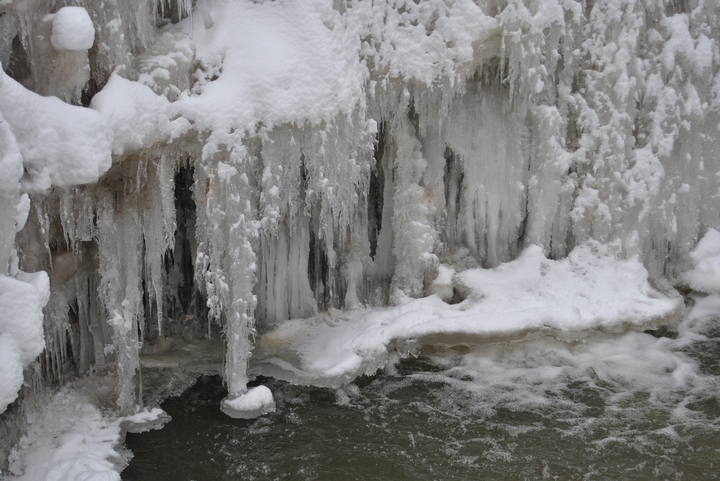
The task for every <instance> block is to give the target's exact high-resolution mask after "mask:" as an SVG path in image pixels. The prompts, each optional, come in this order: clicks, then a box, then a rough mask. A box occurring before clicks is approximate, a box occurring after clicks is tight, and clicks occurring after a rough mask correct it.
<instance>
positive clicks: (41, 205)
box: [0, 0, 720, 414]
mask: <svg viewBox="0 0 720 481" xmlns="http://www.w3.org/2000/svg"><path fill="white" fill-rule="evenodd" d="M36 3H37V5H36ZM90 3H92V4H89V5H87V6H86V8H80V7H66V8H62V9H60V10H58V11H56V12H51V11H49V8H50V5H51V2H35V3H32V2H29V1H22V0H14V1H0V14H1V15H0V32H2V36H0V62H2V64H3V66H4V68H5V69H6V70H5V73H3V74H2V78H1V79H0V167H1V168H2V172H3V175H2V178H0V226H1V227H0V258H1V259H2V260H3V262H2V263H1V266H0V285H1V286H2V291H0V346H2V349H0V355H2V356H3V357H2V362H0V409H2V410H4V409H5V408H6V407H7V406H8V405H9V404H10V403H11V402H13V400H14V399H15V398H16V396H17V393H18V390H19V389H20V386H21V384H22V369H23V368H24V367H27V366H28V365H30V363H31V362H33V360H34V359H35V358H36V357H37V356H38V355H39V354H40V353H41V352H42V350H43V346H45V356H44V364H43V366H44V373H43V374H42V375H43V376H46V377H48V378H55V379H62V378H64V376H66V375H67V372H68V369H69V368H68V366H71V367H70V371H74V372H75V373H76V374H84V373H87V372H89V371H90V370H93V371H95V372H106V373H110V374H112V375H114V376H116V378H117V396H116V404H117V408H118V409H119V411H120V412H123V413H125V414H129V413H131V412H134V411H135V410H136V409H138V408H139V406H140V404H141V403H142V394H141V392H140V385H141V383H140V380H139V370H138V368H139V364H140V353H141V349H145V350H149V351H152V350H153V349H160V348H159V347H158V346H160V345H163V343H168V342H169V343H180V342H182V341H189V340H192V339H197V338H199V337H203V336H207V337H217V336H219V335H222V336H223V338H224V340H225V362H224V368H223V373H224V378H225V380H226V382H227V385H228V390H229V393H230V399H229V401H228V405H234V406H242V405H244V404H243V403H244V401H242V400H240V397H241V396H243V395H244V394H245V393H246V391H247V387H246V386H247V381H248V373H247V367H248V363H249V361H252V359H251V358H250V355H251V352H252V350H253V347H254V346H255V344H256V342H255V339H256V336H258V335H259V336H260V339H261V340H260V341H259V342H258V343H257V345H258V352H257V355H256V356H255V359H256V360H257V361H258V362H256V363H254V364H253V367H252V373H253V375H254V374H268V373H269V374H273V375H278V376H281V373H285V374H283V375H284V376H286V377H287V378H288V379H291V380H294V381H296V382H310V383H319V384H323V385H338V384H342V383H343V382H347V380H349V379H351V378H352V377H353V376H356V375H358V374H360V373H363V372H372V371H373V370H375V369H377V368H378V367H382V364H383V362H384V361H383V360H384V359H386V358H387V356H388V355H389V354H388V353H389V352H390V351H392V350H393V349H396V350H400V351H409V350H412V349H413V346H415V345H416V344H417V343H422V342H470V340H472V342H478V341H479V340H481V339H485V338H488V337H494V338H497V337H503V338H511V337H517V336H524V335H527V334H528V333H530V332H533V333H535V334H537V333H552V334H554V335H557V336H558V337H562V338H575V337H578V336H581V335H583V333H586V332H589V331H592V330H594V329H605V330H619V329H626V328H630V327H632V328H645V327H648V326H653V325H657V324H659V323H664V322H669V321H670V320H672V319H673V318H675V317H676V316H677V313H678V309H680V307H681V301H680V298H679V296H678V295H677V294H676V293H674V292H675V291H674V289H672V288H671V287H670V284H671V283H675V284H679V283H683V282H686V281H687V279H690V278H688V277H683V276H684V274H683V273H684V272H686V271H687V270H688V269H689V268H690V267H691V262H692V261H693V259H692V258H691V257H690V256H689V253H690V252H691V251H692V249H693V248H694V246H695V245H696V243H697V242H698V239H699V238H700V237H701V236H702V235H703V234H704V233H705V232H707V231H708V230H709V229H712V228H717V227H720V225H719V224H718V222H719V221H718V219H719V218H720V202H719V201H718V195H719V191H718V174H719V169H720V161H719V160H718V156H717V152H718V148H719V147H720V146H719V145H718V144H719V141H718V129H717V126H718V124H719V123H720V122H719V121H720V117H719V116H718V113H719V111H720V100H719V99H720V69H719V68H718V56H719V55H720V50H719V46H718V38H719V35H720V34H719V32H718V28H720V27H718V25H720V22H718V7H714V6H712V5H711V4H709V3H703V2H689V3H684V4H682V5H680V4H677V3H676V2H661V1H656V0H647V1H623V0H604V1H598V2H594V3H593V4H592V6H590V5H587V4H585V3H583V2H575V1H564V2H547V1H542V2H540V1H534V0H527V1H524V2H515V1H513V2H504V1H499V0H498V1H490V0H489V1H478V2H472V1H470V0H445V1H440V0H429V1H425V2H419V3H416V2H412V1H407V2H390V1H388V2H383V1H380V2H378V1H374V2H369V1H336V2H329V1H320V0H317V1H308V2H293V1H289V0H278V1H274V2H265V1H256V2H251V1H237V2H223V1H219V0H217V1H215V0H202V1H198V2H196V4H195V6H194V7H193V6H192V5H191V2H189V1H181V2H174V1H170V2H169V1H166V0H158V1H155V2H153V1H150V0H125V1H118V2H105V3H104V4H102V6H101V5H100V4H97V5H96V4H95V3H93V2H90ZM91 40H92V42H91ZM41 95H44V96H41ZM56 97H59V98H60V99H62V100H63V101H64V102H63V101H61V100H59V99H58V98H56ZM81 105H85V106H84V107H83V106H81ZM16 232H17V233H18V234H17V236H16ZM508 262H509V264H504V263H508ZM482 268H485V269H482ZM491 268H496V270H494V271H488V270H487V269H491ZM23 271H27V272H35V273H36V274H25V273H24V272H23ZM43 271H45V272H47V273H48V274H49V280H48V276H47V275H45V274H43V273H42V272H43ZM713 275H714V274H713ZM568 278H571V279H574V280H575V281H577V282H576V283H575V284H574V285H572V286H568V284H567V279H568ZM648 278H650V279H652V280H653V282H654V285H655V287H651V286H650V284H649V281H648ZM553 279H554V281H553ZM692 279H695V278H692ZM497 285H502V286H503V289H502V290H500V291H498V290H497V289H496V287H497ZM690 287H696V285H695V284H693V283H692V282H691V283H690ZM620 294H622V295H620ZM430 295H431V296H430ZM427 296H430V297H427ZM608 296H609V297H608ZM460 301H462V302H460ZM453 302H460V303H459V304H457V305H456V306H455V305H451V304H450V303H453ZM608 303H609V304H612V307H613V308H612V309H609V310H606V309H605V306H606V305H607V304H608ZM387 305H392V306H395V307H390V308H383V309H377V310H375V308H381V307H382V306H387ZM357 308H364V310H360V311H352V312H350V311H348V313H346V314H341V315H340V316H339V317H340V320H339V321H338V320H337V319H335V317H333V316H335V314H333V316H331V315H329V314H325V312H326V311H327V312H328V313H330V312H331V311H332V313H335V312H336V311H335V309H357ZM43 309H44V316H43V314H42V311H43ZM43 319H44V320H43ZM290 319H293V321H290V322H288V320H290ZM298 319H310V320H307V321H304V320H298ZM448 319H452V322H450V324H448ZM150 320H152V322H150ZM41 322H42V323H43V325H44V332H43V329H41V328H40V324H41ZM449 325H451V327H448V326H449ZM342 326H344V327H343V328H341V327H342ZM345 327H347V329H345ZM321 331H322V334H321ZM371 331H372V332H371ZM341 332H343V333H345V334H341ZM358 332H364V333H365V334H367V335H366V336H365V337H362V336H361V335H360V334H357V333H358ZM289 333H292V334H289ZM348 333H349V334H348ZM353 333H355V334H353ZM326 335H327V336H329V337H328V338H327V340H326V342H325V343H324V344H323V343H320V339H324V337H323V336H326ZM346 335H349V336H351V337H350V338H348V337H342V336H346ZM288 336H289V337H288ZM336 336H340V337H336ZM353 336H354V337H353ZM358 336H359V337H358ZM166 338H168V339H167V340H166ZM170 338H172V339H173V340H170ZM368 340H372V342H370V341H368ZM368 342H369V344H368ZM143 346H144V347H143ZM153 346H154V347H153ZM339 346H342V349H340V348H339ZM327 348H332V349H340V350H343V349H344V350H345V351H344V354H347V355H348V356H349V357H348V358H347V359H345V360H343V361H342V362H339V363H338V364H334V365H332V366H330V365H328V366H327V367H326V368H319V367H318V366H319V365H320V364H322V363H325V364H328V363H329V364H333V363H334V362H335V361H334V360H333V361H332V362H331V359H330V358H323V356H322V355H320V356H318V353H322V352H324V350H325V349H327ZM333 359H335V358H333ZM335 360H337V359H335ZM346 361H347V362H346ZM253 362H254V361H253ZM318 363H320V364H318ZM265 394H266V393H265ZM255 396H256V397H258V398H259V399H260V398H262V399H263V400H264V401H266V402H265V404H266V405H267V406H268V408H269V406H270V405H271V398H268V397H267V396H265V395H264V394H263V395H259V394H258V393H255ZM245 401H248V402H250V400H248V399H247V398H245ZM250 404H253V403H250ZM260 404H263V403H260ZM253 406H255V404H253ZM226 407H227V406H226ZM252 409H256V407H253V408H252ZM260 411H262V409H260Z"/></svg>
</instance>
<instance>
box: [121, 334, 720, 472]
mask: <svg viewBox="0 0 720 481" xmlns="http://www.w3.org/2000/svg"><path fill="white" fill-rule="evenodd" d="M681 341H682V340H677V339H670V338H663V337H661V338H658V337H654V336H650V335H649V334H643V333H632V334H625V335H618V336H609V335H608V336H600V337H599V338H598V339H597V340H592V341H588V342H585V343H578V344H576V345H568V344H563V343H557V342H556V341H547V340H536V341H531V342H524V343H515V344H510V345H490V346H479V347H466V348H462V347H459V348H455V349H451V350H441V349H437V348H436V349H426V350H425V352H424V353H423V354H422V355H421V356H420V357H418V358H413V359H405V360H399V361H398V362H397V363H396V364H395V365H394V366H393V367H391V368H389V369H387V370H386V372H383V373H380V374H378V375H376V376H373V377H366V378H361V379H358V380H357V381H356V382H355V383H354V384H351V385H350V386H347V387H345V388H342V389H339V390H331V389H321V388H313V387H299V386H292V385H289V384H287V383H283V382H279V381H275V380H272V379H260V380H258V382H261V383H262V384H265V385H267V386H268V387H270V389H271V390H272V391H273V393H274V396H275V400H276V403H277V410H276V412H275V413H273V414H270V415H267V416H264V417H262V418H259V419H255V420H236V419H231V418H229V417H227V416H226V415H224V414H223V413H222V412H221V411H220V410H219V405H220V401H221V400H222V399H223V398H224V397H225V395H226V391H225V389H224V388H223V386H222V383H221V379H220V378H219V377H202V378H200V379H199V380H198V382H197V383H196V384H195V386H194V387H192V388H191V389H190V390H188V391H187V392H185V393H184V394H183V395H182V396H181V397H177V398H172V399H169V400H167V401H166V402H165V403H164V404H163V405H162V407H163V409H165V410H166V411H167V413H168V414H170V415H171V416H172V418H173V420H172V422H170V423H169V424H167V425H166V426H165V427H164V428H163V429H162V430H160V431H153V432H149V433H144V434H128V436H127V446H128V447H129V448H130V449H131V450H132V451H133V453H134V455H135V457H134V458H133V459H132V461H131V462H130V465H129V466H128V467H127V469H126V470H125V471H123V473H122V477H123V479H124V480H125V481H150V480H152V481H165V480H167V481H171V480H172V481H182V480H188V481H189V480H195V481H214V480H218V481H219V480H223V481H225V480H227V481H229V480H253V479H258V480H266V479H267V480H270V479H291V480H295V479H297V480H333V481H340V480H419V479H420V480H426V479H427V480H434V479H437V480H446V479H460V480H477V479H496V480H521V479H573V480H576V479H577V480H581V479H585V480H600V479H602V480H605V479H607V480H648V479H668V480H674V479H682V480H703V479H720V474H718V471H719V469H720V403H719V402H718V396H719V394H720V392H719V391H718V386H720V382H719V380H720V364H719V360H720V329H718V328H717V323H714V324H712V325H709V326H708V325H706V326H705V327H704V331H703V333H702V335H695V337H694V338H693V340H692V341H687V339H686V340H685V341H682V342H681Z"/></svg>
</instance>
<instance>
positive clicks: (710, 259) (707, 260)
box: [681, 229, 720, 294]
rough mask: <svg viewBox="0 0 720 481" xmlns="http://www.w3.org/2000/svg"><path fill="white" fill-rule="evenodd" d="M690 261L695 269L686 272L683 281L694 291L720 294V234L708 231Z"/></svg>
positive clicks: (692, 253) (691, 255)
mask: <svg viewBox="0 0 720 481" xmlns="http://www.w3.org/2000/svg"><path fill="white" fill-rule="evenodd" d="M690 259H691V260H692V262H693V269H692V270H690V271H688V272H686V273H685V274H684V275H683V276H682V277H681V280H682V281H684V282H686V283H687V285H688V286H689V287H690V288H691V289H692V290H694V291H698V292H705V293H708V294H717V293H720V232H718V231H716V230H715V229H710V230H708V231H707V233H706V234H705V236H704V237H703V238H702V239H700V242H698V245H697V247H695V250H694V251H692V252H691V253H690Z"/></svg>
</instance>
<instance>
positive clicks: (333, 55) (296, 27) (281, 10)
mask: <svg viewBox="0 0 720 481" xmlns="http://www.w3.org/2000/svg"><path fill="white" fill-rule="evenodd" d="M183 30H184V31H185V33H186V34H188V35H189V36H191V37H192V38H193V40H194V43H195V47H196V60H197V61H199V63H200V64H201V65H202V66H203V67H204V70H205V74H206V75H207V76H209V77H211V78H209V79H202V78H201V79H200V80H201V81H200V82H199V83H198V85H196V86H195V88H194V90H193V92H191V93H190V94H187V93H184V94H183V95H182V96H181V98H180V100H179V101H178V105H179V106H180V108H181V109H182V112H183V115H184V116H185V117H186V118H188V119H190V120H192V121H193V122H195V125H196V128H197V129H198V130H200V131H202V130H203V129H209V130H212V131H213V132H215V133H216V134H218V135H222V134H224V133H230V132H231V131H233V130H235V129H238V130H239V131H240V132H245V131H249V132H254V131H255V128H256V125H257V123H258V122H263V123H264V125H265V126H266V127H268V128H272V126H273V125H278V124H282V123H293V122H298V123H299V124H302V123H304V122H305V121H309V122H311V123H318V122H321V121H323V120H326V121H328V120H332V119H333V118H334V117H335V116H336V115H337V114H338V113H339V112H351V111H352V110H353V108H354V107H355V106H356V105H357V104H358V102H360V101H361V99H362V98H364V93H363V91H362V87H363V80H364V78H365V76H366V72H367V71H366V69H364V68H363V66H362V65H361V64H360V63H359V62H358V52H359V49H360V39H359V38H358V37H357V35H354V29H353V28H347V26H346V25H343V23H342V17H341V16H340V14H339V13H338V12H336V11H335V10H333V9H332V5H331V3H330V2H326V1H319V0H310V1H306V2H291V1H287V0H280V1H277V2H261V3H253V2H229V1H225V0H215V1H209V2H206V8H204V9H202V10H200V11H196V12H195V13H194V14H193V15H192V18H188V19H186V20H185V22H184V27H183ZM196 75H198V74H196ZM214 75H217V78H216V79H215V80H212V77H213V76H214ZM208 80H212V81H208Z"/></svg>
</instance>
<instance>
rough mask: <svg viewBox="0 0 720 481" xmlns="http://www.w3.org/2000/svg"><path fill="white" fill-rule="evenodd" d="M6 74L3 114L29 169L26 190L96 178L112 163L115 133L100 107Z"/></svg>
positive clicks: (0, 93) (0, 102) (0, 98)
mask: <svg viewBox="0 0 720 481" xmlns="http://www.w3.org/2000/svg"><path fill="white" fill-rule="evenodd" d="M1 75H2V82H0V115H2V118H3V119H4V121H5V122H7V124H8V126H9V129H10V132H11V133H12V135H13V137H14V138H15V139H14V140H15V143H16V144H17V146H18V148H19V151H20V153H21V154H22V158H23V161H24V166H25V169H26V170H27V171H28V175H27V181H26V182H25V184H24V188H25V190H26V191H44V190H47V189H49V188H50V186H51V185H57V186H60V187H66V186H70V185H77V184H85V183H88V182H96V181H97V180H98V178H99V177H100V176H101V175H102V174H104V173H105V172H106V171H107V170H108V169H109V168H110V165H111V162H112V159H111V156H110V146H111V144H112V133H111V131H110V130H109V129H108V127H107V123H106V121H105V119H104V118H103V116H102V115H101V114H100V113H98V112H96V111H94V110H92V109H87V108H82V107H76V106H73V105H69V104H66V103H65V102H63V101H61V100H60V99H58V98H57V97H43V96H40V95H38V94H36V93H34V92H31V91H29V90H27V89H26V88H24V87H23V86H22V85H20V84H19V83H17V82H16V81H15V80H13V79H11V78H10V77H8V76H7V75H6V74H5V73H2V74H1ZM3 130H4V128H3ZM0 135H3V136H6V135H7V132H2V131H0ZM3 157H5V156H3ZM13 158H15V157H13ZM3 162H4V159H3Z"/></svg>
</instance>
